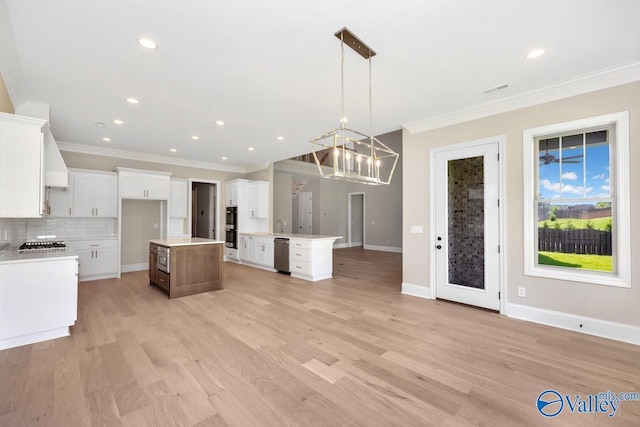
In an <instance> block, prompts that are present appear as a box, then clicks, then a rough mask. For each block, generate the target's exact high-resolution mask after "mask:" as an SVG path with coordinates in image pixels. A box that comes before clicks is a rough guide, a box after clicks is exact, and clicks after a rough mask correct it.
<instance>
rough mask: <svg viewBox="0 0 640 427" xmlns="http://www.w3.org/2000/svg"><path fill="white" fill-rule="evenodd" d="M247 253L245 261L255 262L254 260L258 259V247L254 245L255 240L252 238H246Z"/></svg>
mask: <svg viewBox="0 0 640 427" xmlns="http://www.w3.org/2000/svg"><path fill="white" fill-rule="evenodd" d="M247 240H248V241H247V251H248V252H249V254H248V256H247V261H249V262H253V263H255V262H256V258H257V257H258V246H257V244H256V239H255V238H254V237H253V236H249V237H247Z"/></svg>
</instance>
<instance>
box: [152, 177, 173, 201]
mask: <svg viewBox="0 0 640 427" xmlns="http://www.w3.org/2000/svg"><path fill="white" fill-rule="evenodd" d="M146 184H147V198H148V199H156V200H169V193H170V192H171V183H170V182H169V177H165V176H147V179H146Z"/></svg>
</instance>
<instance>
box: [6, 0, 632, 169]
mask: <svg viewBox="0 0 640 427" xmlns="http://www.w3.org/2000/svg"><path fill="white" fill-rule="evenodd" d="M0 13H1V14H5V17H4V19H3V20H1V21H0V23H2V22H4V23H10V27H8V28H5V29H4V30H2V31H0V36H2V37H3V38H4V40H3V41H2V44H1V45H0V46H2V47H3V49H4V50H5V54H4V55H0V61H2V63H1V64H0V67H1V68H0V70H2V71H3V75H5V74H6V75H5V81H7V87H8V90H9V93H10V95H11V97H12V100H13V102H14V104H16V105H19V104H20V103H22V102H25V101H29V100H30V101H37V102H42V103H46V104H50V105H51V128H52V130H53V133H54V135H55V137H56V139H57V140H59V141H65V142H70V143H75V144H81V145H83V146H84V145H86V146H88V147H90V148H91V149H102V148H109V149H114V150H124V151H131V152H136V153H143V154H145V155H149V156H167V157H175V158H178V159H182V160H193V161H198V162H208V163H212V164H225V165H228V166H238V167H242V168H249V167H251V166H252V165H255V164H259V163H264V162H268V161H276V160H281V159H285V158H288V157H291V156H294V155H298V154H303V153H307V152H309V142H308V141H309V139H310V138H312V137H315V136H318V135H320V134H322V133H324V132H326V131H328V130H331V129H333V128H335V127H337V126H338V119H339V117H340V42H339V40H338V39H337V38H335V37H334V35H333V34H334V33H335V32H336V31H338V30H339V29H341V28H342V27H344V26H346V27H348V28H349V29H350V30H351V31H353V32H354V33H355V34H356V35H357V36H359V37H360V38H361V39H363V40H364V41H365V42H366V43H367V44H368V45H370V46H371V47H372V48H373V49H374V50H375V51H376V52H377V53H378V55H377V56H375V57H374V58H373V60H372V61H373V62H372V64H373V117H374V120H373V132H374V133H375V134H382V133H386V132H389V131H393V130H397V129H400V128H401V127H402V126H403V125H407V124H408V123H413V122H416V121H419V120H423V119H428V118H430V117H435V116H441V115H444V114H448V113H452V112H456V111H460V110H464V109H467V108H469V107H471V106H478V105H482V104H487V103H491V102H495V101H496V100H500V99H503V98H510V97H514V96H517V95H519V94H523V93H527V92H531V91H534V90H537V89H540V88H544V87H548V86H550V85H553V84H556V83H557V82H562V81H566V80H567V79H571V78H574V77H576V76H581V75H585V74H589V73H594V72H598V71H600V70H604V69H610V68H614V67H621V66H624V65H628V64H632V63H636V62H638V60H640V25H638V17H639V16H640V1H638V0H616V1H611V0H562V1H559V0H536V1H513V0H484V1H477V0H458V1H451V0H429V1H427V0H396V1H394V2H391V1H380V0H369V1H348V0H339V1H338V0H321V1H318V0H307V1H299V0H272V1H264V0H262V1H260V0H245V1H216V0H191V1H189V2H175V1H167V0H164V1H151V0H112V1H101V2H95V1H81V0H75V1H74V0H55V1H51V0H0ZM7 13H8V19H7V16H6V14H7ZM11 28H12V30H13V32H12V34H11V31H10V29H11ZM11 36H12V37H11ZM141 36H148V37H150V38H152V39H154V40H155V41H156V42H157V43H158V45H159V47H158V49H157V50H155V51H149V50H145V49H143V48H142V47H140V46H139V45H138V44H137V43H136V39H137V38H138V37H141ZM537 47H542V48H545V49H546V53H545V55H544V56H542V57H541V58H539V59H536V60H527V59H525V55H526V53H527V52H528V51H529V50H531V49H533V48H537ZM7 49H11V50H14V51H15V56H14V55H11V54H10V53H7V52H8V51H7ZM502 84H508V85H509V86H508V88H507V89H504V90H500V91H494V92H492V93H489V94H485V93H484V90H485V89H488V88H491V87H496V86H499V85H502ZM129 96H134V97H137V98H139V100H140V103H139V104H138V105H130V104H128V103H126V102H125V98H127V97H129ZM345 104H346V115H347V116H348V117H349V118H350V126H351V127H352V128H354V129H357V130H361V131H364V132H365V133H368V131H369V111H368V70H367V62H366V61H365V60H364V59H363V58H362V57H360V56H358V55H357V54H355V52H353V51H351V50H349V49H347V52H346V65H345ZM114 119H122V120H123V121H124V122H125V124H124V125H122V126H116V125H114V124H113V120H114ZM216 120H224V122H225V123H226V124H225V126H224V127H219V126H216V125H215V121H216ZM97 121H102V122H104V123H106V126H105V127H104V128H99V127H97V126H95V122H97ZM192 135H198V136H199V137H200V140H199V141H193V140H192V139H191V136H192ZM279 135H282V136H284V138H285V139H284V141H278V140H277V139H276V137H277V136H279ZM103 137H109V138H111V142H108V143H105V142H103V141H102V138H103ZM250 146H251V147H255V151H253V152H250V151H249V150H248V147H250ZM171 148H175V149H177V152H176V153H170V152H169V150H170V149H171ZM222 156H226V157H227V158H228V160H226V161H223V160H221V157H222Z"/></svg>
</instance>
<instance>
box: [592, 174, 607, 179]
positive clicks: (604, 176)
mask: <svg viewBox="0 0 640 427" xmlns="http://www.w3.org/2000/svg"><path fill="white" fill-rule="evenodd" d="M606 178H607V175H605V174H603V173H601V174H600V175H596V176H594V177H593V179H606Z"/></svg>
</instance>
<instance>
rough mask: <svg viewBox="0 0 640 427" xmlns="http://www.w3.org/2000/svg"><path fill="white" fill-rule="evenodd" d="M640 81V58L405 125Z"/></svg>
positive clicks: (414, 129) (429, 125)
mask: <svg viewBox="0 0 640 427" xmlns="http://www.w3.org/2000/svg"><path fill="white" fill-rule="evenodd" d="M638 80H640V61H635V62H632V63H629V64H626V65H623V66H619V67H615V68H608V69H605V70H600V71H597V72H595V73H589V74H583V75H582V76H578V77H573V78H570V79H567V80H563V81H560V82H557V83H554V84H552V85H549V86H545V87H542V88H539V89H535V90H532V91H528V92H524V93H521V94H519V95H514V96H511V97H508V98H504V99H500V100H496V101H492V102H489V103H486V104H480V105H476V106H473V107H469V108H464V109H462V110H458V111H453V112H451V113H447V114H442V115H439V116H433V117H429V118H426V119H422V120H418V121H415V122H410V123H406V124H404V125H403V126H402V127H403V129H405V130H407V131H408V132H409V133H410V134H415V133H419V132H425V131H428V130H432V129H438V128H442V127H445V126H450V125H454V124H457V123H463V122H467V121H470V120H475V119H481V118H483V117H489V116H493V115H496V114H501V113H506V112H508V111H513V110H518V109H520V108H525V107H531V106H533V105H539V104H544V103H546V102H551V101H556V100H558V99H563V98H569V97H571V96H576V95H582V94H584V93H589V92H594V91H596V90H600V89H606V88H609V87H613V86H619V85H623V84H626V83H631V82H634V81H638Z"/></svg>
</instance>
